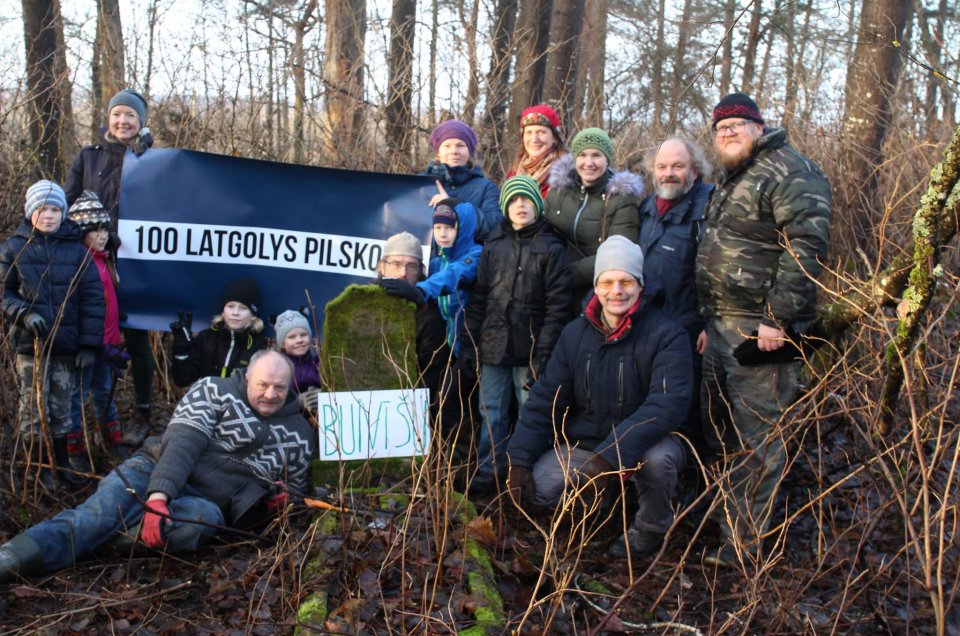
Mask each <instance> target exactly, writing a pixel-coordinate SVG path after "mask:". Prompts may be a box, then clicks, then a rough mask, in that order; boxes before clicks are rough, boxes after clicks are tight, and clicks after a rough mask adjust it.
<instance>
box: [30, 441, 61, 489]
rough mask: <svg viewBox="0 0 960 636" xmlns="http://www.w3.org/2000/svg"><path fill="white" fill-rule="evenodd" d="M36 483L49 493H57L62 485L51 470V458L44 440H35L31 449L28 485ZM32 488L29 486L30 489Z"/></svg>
mask: <svg viewBox="0 0 960 636" xmlns="http://www.w3.org/2000/svg"><path fill="white" fill-rule="evenodd" d="M34 481H35V482H36V483H39V484H40V487H41V488H42V489H43V490H45V491H46V492H48V493H51V494H53V493H56V492H57V491H58V490H60V485H59V484H58V483H57V480H56V479H55V478H54V476H53V472H52V471H51V470H50V457H49V456H48V455H47V449H46V444H44V442H43V440H42V439H34V440H33V442H32V446H31V448H30V466H29V468H28V469H27V483H28V484H30V482H34ZM29 487H30V486H29V485H28V488H29Z"/></svg>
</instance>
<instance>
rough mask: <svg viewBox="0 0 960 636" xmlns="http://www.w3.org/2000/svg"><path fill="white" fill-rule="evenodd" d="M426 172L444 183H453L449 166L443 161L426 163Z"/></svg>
mask: <svg viewBox="0 0 960 636" xmlns="http://www.w3.org/2000/svg"><path fill="white" fill-rule="evenodd" d="M427 174H428V175H430V176H431V177H433V178H434V179H439V180H440V181H442V182H443V183H444V184H448V183H453V177H451V176H450V168H449V166H447V164H445V163H440V162H439V161H431V162H430V163H429V164H428V165H427Z"/></svg>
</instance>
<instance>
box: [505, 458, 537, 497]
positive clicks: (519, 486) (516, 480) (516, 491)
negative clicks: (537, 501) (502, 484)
mask: <svg viewBox="0 0 960 636" xmlns="http://www.w3.org/2000/svg"><path fill="white" fill-rule="evenodd" d="M507 491H508V492H509V493H510V498H511V499H512V500H513V501H514V502H515V503H518V504H520V503H527V504H532V503H533V499H534V496H535V495H536V494H537V484H536V482H535V481H534V480H533V475H531V474H530V469H529V468H527V467H526V466H510V472H508V473H507Z"/></svg>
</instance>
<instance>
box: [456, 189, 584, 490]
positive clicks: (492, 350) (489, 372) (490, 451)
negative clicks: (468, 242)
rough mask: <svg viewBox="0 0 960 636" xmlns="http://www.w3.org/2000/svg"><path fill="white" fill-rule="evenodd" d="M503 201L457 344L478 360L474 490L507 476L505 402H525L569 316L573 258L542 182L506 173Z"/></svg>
mask: <svg viewBox="0 0 960 636" xmlns="http://www.w3.org/2000/svg"><path fill="white" fill-rule="evenodd" d="M500 206H501V209H502V211H503V221H502V222H501V223H500V225H499V226H498V227H497V228H496V229H495V230H494V232H493V233H492V234H491V235H490V237H489V238H488V239H487V242H486V243H485V244H484V246H483V253H482V255H481V257H480V268H479V270H478V271H477V282H476V284H475V285H474V286H473V295H472V297H471V299H470V304H469V305H468V306H467V331H468V333H470V334H471V335H472V336H473V338H474V340H473V341H472V342H470V343H468V342H467V340H466V339H465V340H464V345H463V349H461V351H462V354H461V357H462V358H463V359H464V360H467V359H471V358H472V359H473V360H475V361H476V362H479V364H480V414H481V417H482V418H483V424H482V428H481V429H480V440H479V443H478V446H477V457H478V459H477V474H476V476H475V478H474V480H473V482H472V484H471V491H472V492H482V491H485V490H488V489H490V488H492V487H493V486H494V483H495V480H496V479H498V478H501V477H503V476H504V475H506V463H505V459H506V449H507V439H508V438H509V435H510V430H511V424H512V422H511V421H510V401H511V399H512V398H513V396H516V399H517V403H518V405H519V406H520V407H522V406H523V403H524V402H525V401H526V399H527V396H528V395H529V388H530V385H531V384H532V383H533V382H535V381H536V379H537V378H538V377H539V376H540V375H541V374H542V373H543V370H544V368H545V367H546V365H547V360H549V358H550V354H551V352H552V351H553V346H554V344H556V342H557V338H559V337H560V331H561V330H562V329H563V326H564V325H565V324H566V323H567V322H568V321H569V319H570V318H571V316H570V313H569V308H570V294H571V281H572V275H571V272H570V262H569V259H568V257H567V250H566V247H565V245H564V242H563V240H562V239H561V238H560V237H559V236H558V235H557V234H556V233H555V232H554V230H553V227H552V226H551V225H550V224H549V223H547V222H546V220H544V218H543V210H544V207H543V199H542V198H541V196H540V185H539V184H538V183H537V181H536V180H534V179H533V178H531V177H528V176H515V177H511V178H510V179H507V180H506V181H505V182H504V184H503V188H502V189H501V191H500ZM471 345H472V346H474V347H475V349H473V350H469V349H468V347H470V346H471Z"/></svg>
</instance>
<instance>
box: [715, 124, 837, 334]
mask: <svg viewBox="0 0 960 636" xmlns="http://www.w3.org/2000/svg"><path fill="white" fill-rule="evenodd" d="M831 202H832V200H831V195H830V184H829V183H828V182H827V179H826V177H824V176H823V173H822V172H821V171H820V169H819V168H818V167H817V166H816V165H815V164H814V163H813V162H811V161H810V160H809V159H807V158H806V157H804V156H803V155H801V154H800V153H798V152H797V151H796V150H794V149H793V148H791V147H790V145H789V144H787V133H786V131H785V130H784V129H782V128H773V129H769V128H768V129H766V130H764V134H763V136H762V137H760V138H759V139H758V140H757V145H756V150H755V151H754V154H753V156H752V157H751V158H750V159H749V160H747V162H746V163H745V164H743V165H742V166H740V167H739V168H736V169H735V170H733V171H732V172H729V173H727V174H725V175H723V177H722V178H721V179H720V183H718V184H717V188H716V189H715V190H714V191H713V195H712V197H711V199H710V203H709V205H708V206H707V211H706V222H707V229H706V233H705V235H704V238H703V241H702V242H701V243H700V249H699V251H698V253H697V274H696V280H697V295H698V297H699V299H700V305H701V309H700V311H701V312H702V313H703V314H704V316H706V317H712V316H745V317H757V318H759V319H760V321H761V322H762V323H763V324H765V325H768V326H771V327H777V328H780V329H785V328H786V327H787V326H789V325H791V324H793V323H797V322H804V321H809V320H812V319H813V318H814V317H815V315H816V298H817V288H816V285H815V283H814V280H815V279H816V277H817V276H818V275H819V274H820V267H821V261H822V259H823V258H824V257H825V256H826V254H827V245H828V243H829V239H830V206H831Z"/></svg>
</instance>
